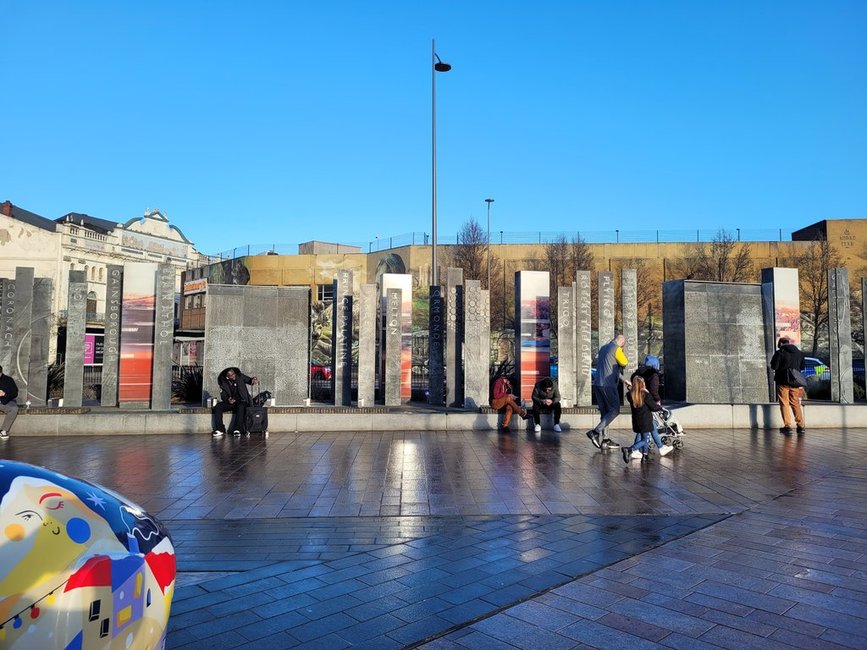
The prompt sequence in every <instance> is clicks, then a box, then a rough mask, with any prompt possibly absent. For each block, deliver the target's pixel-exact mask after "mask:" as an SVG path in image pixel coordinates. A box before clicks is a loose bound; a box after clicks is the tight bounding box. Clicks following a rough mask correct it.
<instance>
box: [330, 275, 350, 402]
mask: <svg viewBox="0 0 867 650" xmlns="http://www.w3.org/2000/svg"><path fill="white" fill-rule="evenodd" d="M333 287H334V308H333V309H332V311H331V395H332V396H333V398H334V405H335V406H350V405H351V404H352V300H353V295H352V271H351V270H349V269H340V270H339V271H337V277H336V278H335V279H334V283H333Z"/></svg>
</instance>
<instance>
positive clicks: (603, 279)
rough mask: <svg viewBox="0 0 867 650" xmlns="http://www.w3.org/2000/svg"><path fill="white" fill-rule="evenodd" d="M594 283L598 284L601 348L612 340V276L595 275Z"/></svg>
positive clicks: (608, 274) (610, 274)
mask: <svg viewBox="0 0 867 650" xmlns="http://www.w3.org/2000/svg"><path fill="white" fill-rule="evenodd" d="M596 281H597V282H598V284H599V289H598V292H597V294H598V295H597V299H598V301H599V313H598V314H597V315H598V329H599V347H602V346H603V345H605V344H606V343H608V342H609V341H610V340H611V339H613V338H614V274H613V273H608V272H600V273H597V279H596Z"/></svg>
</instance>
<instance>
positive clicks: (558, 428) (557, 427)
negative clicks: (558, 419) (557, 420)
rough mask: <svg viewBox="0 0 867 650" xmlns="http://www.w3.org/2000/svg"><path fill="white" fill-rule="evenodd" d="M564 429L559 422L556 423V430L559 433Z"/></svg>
mask: <svg viewBox="0 0 867 650" xmlns="http://www.w3.org/2000/svg"><path fill="white" fill-rule="evenodd" d="M562 430H563V429H561V428H560V425H559V424H555V425H554V431H556V432H557V433H560V432H561V431H562Z"/></svg>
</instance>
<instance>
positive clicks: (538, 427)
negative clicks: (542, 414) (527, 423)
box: [533, 424, 542, 433]
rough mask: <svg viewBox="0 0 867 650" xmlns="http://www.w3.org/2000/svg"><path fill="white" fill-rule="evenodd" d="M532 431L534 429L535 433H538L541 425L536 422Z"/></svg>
mask: <svg viewBox="0 0 867 650" xmlns="http://www.w3.org/2000/svg"><path fill="white" fill-rule="evenodd" d="M533 431H535V432H536V433H540V432H541V431H542V425H541V424H537V425H536V426H535V427H533Z"/></svg>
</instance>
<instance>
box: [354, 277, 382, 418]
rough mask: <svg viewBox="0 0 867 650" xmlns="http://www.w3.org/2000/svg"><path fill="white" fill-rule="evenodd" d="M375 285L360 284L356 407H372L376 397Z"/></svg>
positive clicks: (376, 301) (376, 302)
mask: <svg viewBox="0 0 867 650" xmlns="http://www.w3.org/2000/svg"><path fill="white" fill-rule="evenodd" d="M378 303H379V301H378V300H377V298H376V285H375V284H362V285H361V295H360V296H359V303H358V309H359V315H358V406H373V405H374V403H375V397H376V323H377V319H376V307H377V304H378Z"/></svg>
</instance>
